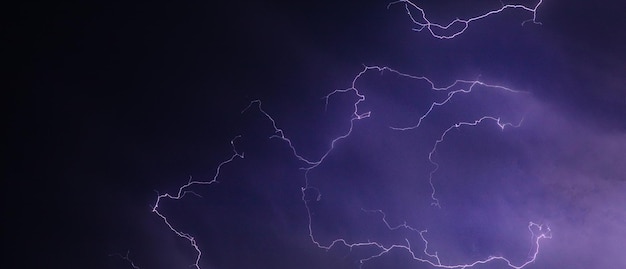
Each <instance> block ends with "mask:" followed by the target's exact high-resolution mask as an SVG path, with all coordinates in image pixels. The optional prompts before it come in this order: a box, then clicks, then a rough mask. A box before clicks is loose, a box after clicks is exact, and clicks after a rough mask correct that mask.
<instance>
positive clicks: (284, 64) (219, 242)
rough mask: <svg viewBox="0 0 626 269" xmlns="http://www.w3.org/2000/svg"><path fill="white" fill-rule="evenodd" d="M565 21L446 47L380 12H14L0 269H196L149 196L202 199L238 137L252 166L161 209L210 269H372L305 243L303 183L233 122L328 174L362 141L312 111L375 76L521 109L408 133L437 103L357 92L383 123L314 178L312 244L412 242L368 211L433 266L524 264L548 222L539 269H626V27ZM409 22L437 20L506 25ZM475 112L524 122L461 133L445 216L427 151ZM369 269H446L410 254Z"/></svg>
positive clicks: (367, 126)
mask: <svg viewBox="0 0 626 269" xmlns="http://www.w3.org/2000/svg"><path fill="white" fill-rule="evenodd" d="M574 2H576V3H572V1H558V0H544V3H543V4H542V6H541V7H540V8H539V10H538V13H537V16H538V20H539V21H541V22H542V25H535V24H525V25H524V26H520V22H522V21H524V20H526V19H528V16H529V14H528V13H523V12H519V11H508V12H506V13H503V14H499V15H494V16H493V17H490V18H488V19H485V20H482V21H478V22H476V23H475V24H472V25H470V27H469V28H468V29H467V31H466V32H465V33H464V34H463V35H460V36H459V37H457V38H455V39H453V40H439V39H435V38H433V37H432V36H430V35H428V34H427V33H423V32H414V31H412V30H411V29H412V27H413V25H412V24H411V23H410V21H409V19H408V18H407V17H406V15H405V13H404V9H403V8H402V7H401V6H392V7H391V8H389V9H387V7H386V5H387V4H388V2H386V1H339V2H338V1H315V2H306V3H305V2H299V1H261V2H259V1H220V2H215V1H213V2H211V1H183V2H180V1H179V2H167V1H139V2H129V1H120V2H118V1H102V2H101V1H62V2H20V3H16V4H15V6H12V7H8V6H7V9H6V10H5V12H6V13H10V15H9V16H7V20H5V25H7V26H8V30H7V31H5V33H6V35H5V37H6V39H4V40H5V42H3V43H5V44H6V45H8V46H9V47H10V48H11V49H10V50H9V51H8V57H6V60H7V61H6V63H7V65H6V67H7V69H9V73H8V81H9V83H8V84H7V85H6V86H5V87H6V88H5V90H4V91H3V93H4V98H3V101H4V103H5V106H4V108H5V109H4V110H5V115H7V120H6V122H7V124H6V128H5V130H6V131H5V132H6V136H5V144H4V147H3V152H4V154H5V160H7V162H5V166H4V169H3V171H4V176H3V190H4V191H3V195H2V197H3V198H2V199H3V217H2V219H3V223H4V225H3V226H4V228H3V238H4V239H3V242H4V244H5V251H3V256H4V258H3V259H2V263H3V264H4V266H2V267H3V268H17V267H18V266H19V267H21V268H132V267H130V265H129V264H128V263H126V262H125V261H123V260H121V259H117V258H115V257H111V256H110V254H112V253H126V251H130V257H132V258H133V260H134V261H135V262H136V264H137V265H138V266H140V267H141V268H188V265H190V264H192V263H193V259H194V252H193V249H192V248H191V247H190V246H189V245H188V242H186V241H184V240H181V239H180V238H178V237H176V236H175V235H173V234H172V233H170V232H168V230H167V227H166V226H165V225H164V224H163V222H162V221H161V220H160V219H159V218H157V216H156V215H154V214H152V213H151V212H150V209H151V205H153V204H154V199H155V198H156V192H155V191H159V192H161V193H163V192H175V191H176V190H177V188H178V187H179V186H180V185H181V184H184V183H185V182H186V181H187V180H188V178H189V177H190V176H192V177H193V178H195V179H208V178H211V177H212V176H213V175H214V173H215V168H216V166H217V165H218V164H219V163H220V162H221V161H223V160H225V159H227V158H228V157H229V156H230V154H231V148H230V144H229V141H230V140H231V139H232V138H233V137H234V136H236V135H242V139H240V140H238V142H237V144H236V146H237V149H238V150H241V151H242V152H245V154H246V158H245V159H243V160H237V161H236V162H233V163H232V164H229V165H228V166H225V170H224V171H223V175H222V176H223V178H222V180H220V183H219V184H217V185H212V186H208V187H207V186H205V187H198V188H197V189H195V190H196V191H197V192H198V194H200V195H201V196H202V198H199V197H195V196H193V197H187V198H186V199H184V200H183V201H179V202H171V203H168V204H167V205H164V210H166V211H167V213H168V214H169V215H171V216H172V219H175V223H176V225H179V227H181V229H182V230H184V231H186V232H189V233H190V234H193V235H194V236H196V237H197V238H198V242H199V245H200V247H201V249H202V250H203V253H204V254H203V256H202V260H201V263H200V264H201V266H202V267H203V268H358V260H359V259H360V258H363V257H364V255H367V254H369V253H371V252H370V251H371V250H368V249H353V250H352V251H349V250H348V249H346V248H342V247H337V248H333V249H332V250H331V251H325V250H323V249H319V248H317V247H316V246H315V245H314V244H313V243H312V242H311V240H310V238H309V236H308V230H307V216H306V213H307V211H306V210H305V208H304V205H303V203H302V201H301V200H300V199H301V195H302V194H301V192H300V188H301V187H302V186H303V184H304V178H303V174H302V170H299V169H298V168H299V167H301V166H302V163H300V162H298V161H297V160H296V159H295V158H294V157H293V156H291V155H290V151H289V150H288V148H287V146H286V144H285V143H283V142H281V141H279V140H276V139H273V140H272V139H268V138H269V136H270V135H272V129H271V125H270V123H269V122H268V121H267V120H266V119H265V118H263V117H262V115H261V114H260V113H259V112H258V111H257V110H254V109H252V110H250V111H249V112H247V113H244V114H241V111H242V109H243V108H245V107H246V106H247V105H248V104H249V102H250V101H252V100H257V99H259V100H261V101H262V102H263V108H264V109H265V110H266V111H267V112H268V113H270V114H271V115H272V116H273V117H274V118H275V119H276V120H277V124H278V125H279V126H280V127H281V128H283V129H284V130H285V133H286V135H287V136H289V137H290V138H292V139H293V141H294V144H295V146H296V147H297V148H298V149H299V150H300V151H301V152H302V153H303V155H305V156H308V157H310V158H312V159H316V158H318V157H319V156H320V155H321V154H323V153H324V152H325V151H326V150H327V148H328V145H329V144H328V143H329V141H330V139H332V138H333V137H336V136H337V135H339V134H341V133H342V132H344V131H345V130H346V128H347V127H348V126H349V119H350V112H351V111H350V109H352V107H351V103H350V101H353V99H350V98H353V97H354V96H352V97H351V96H350V95H342V96H338V97H337V99H333V100H332V101H333V102H331V105H330V106H329V109H328V110H327V111H324V102H323V100H322V97H323V96H324V95H326V94H328V93H329V92H331V91H332V90H335V89H340V88H346V87H349V86H350V83H351V82H352V79H353V78H354V76H355V75H356V74H357V73H358V72H359V71H361V70H362V68H363V65H379V66H389V67H391V68H393V69H395V70H399V71H401V72H405V73H409V74H415V75H424V76H428V77H429V78H431V79H433V80H434V81H435V82H436V83H439V84H441V85H446V84H449V83H451V82H452V81H454V80H455V79H469V80H474V79H480V80H483V81H487V82H489V83H492V84H501V85H505V86H507V87H510V88H514V89H516V90H522V91H526V92H529V93H530V94H527V95H524V96H523V97H519V98H518V97H516V96H514V95H505V96H490V95H476V96H473V95H469V96H468V97H467V98H465V97H464V98H459V101H458V102H456V103H453V104H451V105H450V106H449V107H446V108H442V109H440V110H438V111H437V113H435V114H433V115H432V117H430V118H429V119H430V121H428V122H427V123H426V125H425V126H424V128H422V129H419V130H414V131H411V132H397V131H392V130H390V129H389V128H388V126H390V125H396V124H397V125H403V124H404V125H410V124H412V123H415V120H416V115H418V113H420V112H423V111H424V109H425V108H426V107H427V101H428V100H431V99H428V98H435V97H433V96H436V95H431V94H428V92H424V91H425V90H426V89H425V88H423V87H424V85H422V86H421V87H422V88H421V91H422V92H420V91H415V90H407V89H408V88H407V87H408V86H407V85H409V84H410V83H411V82H406V81H405V82H402V81H401V80H398V78H397V77H394V76H392V75H390V74H388V73H384V74H383V75H380V74H379V73H368V76H366V77H364V78H363V80H362V82H361V84H359V86H360V88H361V89H363V90H364V93H365V94H366V95H367V98H368V99H367V100H368V101H367V102H366V103H364V104H363V110H371V111H372V117H371V119H367V120H363V121H359V122H358V123H357V124H356V125H355V131H354V133H353V136H351V137H350V138H349V139H347V140H345V141H343V142H342V143H340V145H339V147H338V149H337V150H336V151H333V154H331V155H330V157H329V159H328V162H327V163H325V165H324V166H322V167H320V169H317V170H314V171H313V172H312V173H311V178H312V179H313V182H315V183H314V184H315V186H316V187H319V189H320V192H321V193H322V197H323V198H322V199H321V200H320V201H319V203H316V204H315V205H314V209H313V211H314V212H315V214H316V217H315V218H314V221H313V224H314V232H315V234H316V236H317V238H318V239H319V240H320V241H321V242H322V243H325V244H328V242H330V241H332V239H333V238H336V237H339V236H342V237H348V238H351V239H354V240H368V239H374V240H381V241H384V242H390V243H393V242H400V243H403V242H405V241H402V240H403V239H401V238H402V237H403V236H409V237H410V236H415V235H414V234H413V235H410V234H409V235H407V234H400V235H398V234H391V233H388V232H386V231H384V229H382V230H381V227H382V226H381V219H380V216H378V215H376V214H373V215H372V214H366V213H364V212H363V211H362V210H360V209H361V208H369V209H384V210H385V212H388V220H389V221H390V222H393V223H396V224H400V223H402V222H403V221H406V222H407V223H409V224H410V225H411V226H413V227H417V228H419V229H426V228H427V229H428V230H429V232H428V236H429V237H428V238H429V239H430V245H429V248H432V249H433V250H437V251H439V253H440V256H441V257H442V259H443V258H445V259H447V260H448V261H450V262H452V263H457V262H458V263H462V262H468V261H471V260H474V259H481V258H484V257H487V256H489V255H506V256H508V257H511V258H512V259H513V260H514V261H517V262H520V261H524V260H525V259H526V258H527V256H526V255H527V253H528V248H529V247H530V242H529V240H528V239H529V238H530V234H529V232H528V231H527V230H526V225H527V223H528V221H536V222H540V223H545V224H547V225H550V227H551V229H552V230H553V238H552V239H550V240H546V241H542V247H543V248H542V249H541V251H540V254H539V257H538V259H537V261H536V262H535V263H534V264H531V265H529V266H528V268H572V269H574V268H576V269H577V268H607V269H620V268H626V258H625V256H624V255H623V253H624V252H623V250H624V249H626V228H625V227H626V206H625V205H626V198H625V197H626V170H625V168H624V167H626V153H625V152H626V120H625V119H626V52H625V51H624V48H625V47H626V36H625V33H626V32H625V31H624V30H623V29H624V28H626V21H625V19H624V16H623V12H622V11H623V10H626V6H624V3H621V2H622V1H602V3H600V2H584V1H574ZM415 3H416V4H419V5H422V6H423V7H424V8H425V10H426V11H427V12H428V14H429V15H430V16H431V18H432V20H433V21H441V22H447V21H449V20H451V19H454V18H456V17H460V18H464V17H469V16H472V15H476V14H480V13H481V12H484V11H485V10H488V9H492V8H494V7H496V8H497V7H498V6H499V5H500V2H499V1H479V2H477V3H472V4H469V3H467V1H415ZM530 5H534V2H533V3H531V4H530ZM394 83H395V84H394ZM418 86H419V85H418ZM403 87H404V88H403ZM472 98H474V99H472ZM490 98H491V99H490ZM490 100H492V101H490ZM493 100H498V101H497V102H498V103H494V102H495V101H493ZM502 100H504V101H502ZM502 104H506V105H502ZM483 109H484V110H483ZM482 111H488V112H489V113H491V112H496V113H501V114H502V115H503V117H505V118H507V119H508V118H510V119H511V120H516V119H520V118H521V117H524V124H523V125H522V126H521V127H520V128H517V129H506V130H505V131H500V130H499V129H498V128H497V127H494V125H493V124H491V125H490V124H485V125H484V126H483V125H481V126H479V127H476V128H473V129H472V128H469V129H463V130H462V131H459V132H455V133H453V134H451V136H450V137H449V139H450V140H447V142H446V143H442V144H441V148H439V150H438V153H437V155H436V156H435V158H436V159H437V160H438V162H439V164H440V166H441V168H440V170H439V171H438V173H437V174H436V176H435V180H434V181H435V183H436V186H437V188H438V192H439V193H440V196H439V197H440V199H441V200H442V209H435V208H433V207H431V206H430V200H429V198H430V197H429V195H430V189H429V186H428V179H427V176H428V171H429V169H431V166H430V164H429V163H428V160H427V159H426V157H427V154H428V151H429V150H430V148H431V147H432V145H433V144H432V143H433V142H434V141H435V140H436V136H437V135H438V134H440V133H441V131H442V130H443V129H442V128H445V127H446V126H449V125H450V124H451V123H453V122H454V121H458V120H463V119H465V118H463V117H465V116H467V117H471V116H472V115H474V114H473V113H481V112H482ZM468 119H469V118H468ZM394 240H395V241H394ZM397 240H400V241H397ZM413 243H414V244H415V245H416V251H417V252H421V251H422V248H421V246H418V245H419V243H420V242H419V241H413ZM7 249H8V250H7ZM498 266H502V264H493V265H487V266H484V267H481V268H501V267H498ZM364 268H432V267H429V266H426V265H424V264H421V263H418V262H412V261H411V260H410V258H409V257H408V256H407V255H406V253H405V252H401V251H399V252H394V253H391V254H390V255H388V256H385V257H383V258H381V259H378V260H375V261H373V262H372V263H369V264H367V265H366V266H365V267H364Z"/></svg>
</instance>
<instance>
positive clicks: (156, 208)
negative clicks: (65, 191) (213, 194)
mask: <svg viewBox="0 0 626 269" xmlns="http://www.w3.org/2000/svg"><path fill="white" fill-rule="evenodd" d="M240 137H241V135H238V136H235V137H234V138H233V139H232V140H231V141H230V145H231V147H232V149H233V155H231V156H230V158H228V159H227V160H225V161H223V162H221V163H220V164H219V165H218V166H217V168H216V171H215V175H214V176H213V179H211V180H209V181H198V180H193V179H192V178H191V177H189V181H188V182H187V184H185V185H183V186H181V187H180V188H179V189H178V192H177V193H176V195H171V194H169V193H165V194H158V193H157V199H156V202H155V203H154V206H153V207H152V212H153V213H154V214H156V215H157V216H159V217H160V218H161V219H162V220H163V222H164V223H165V225H167V227H168V228H169V229H170V230H171V231H172V232H174V233H175V234H176V235H177V236H179V237H181V238H184V239H186V240H187V241H189V243H190V244H191V246H193V248H194V249H195V250H196V260H195V262H194V264H192V265H191V266H192V267H194V268H196V269H200V257H201V256H202V251H201V250H200V247H198V242H197V241H196V239H195V238H194V237H193V236H192V235H190V234H188V233H185V232H182V231H180V230H178V229H176V228H174V226H173V225H172V224H171V223H170V221H169V220H168V219H167V217H166V216H165V215H164V214H163V213H161V212H160V211H159V206H160V204H161V202H162V201H161V200H162V199H170V200H180V199H182V198H183V197H185V195H186V194H193V195H196V196H200V195H198V194H196V193H195V192H193V191H190V190H188V189H190V188H191V187H193V186H195V185H212V184H217V183H219V181H218V177H219V176H220V171H221V169H222V166H224V165H226V164H228V163H230V162H232V161H234V160H235V159H236V158H240V159H243V157H244V154H243V152H241V153H240V152H238V151H237V149H236V148H235V141H236V140H237V139H239V138H240ZM125 259H126V260H129V259H128V255H127V256H126V258H125ZM129 261H130V260H129ZM133 267H135V266H134V265H133ZM135 268H137V267H135Z"/></svg>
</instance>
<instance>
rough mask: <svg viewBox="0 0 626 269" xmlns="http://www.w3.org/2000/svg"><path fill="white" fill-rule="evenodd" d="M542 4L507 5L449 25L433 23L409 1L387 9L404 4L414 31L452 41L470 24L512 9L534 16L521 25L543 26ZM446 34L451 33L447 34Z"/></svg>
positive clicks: (400, 2)
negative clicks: (540, 10) (538, 15)
mask: <svg viewBox="0 0 626 269" xmlns="http://www.w3.org/2000/svg"><path fill="white" fill-rule="evenodd" d="M542 2H543V0H540V1H539V2H537V4H536V5H535V6H534V7H530V6H525V5H520V4H506V5H505V4H502V6H501V7H500V8H498V9H494V10H490V11H488V12H485V13H483V14H481V15H478V16H475V17H470V18H467V19H459V18H456V19H454V20H452V21H451V22H449V23H448V24H439V23H434V22H431V21H430V20H429V19H428V17H427V15H426V11H425V10H424V9H423V8H421V7H419V6H418V5H416V4H414V3H413V2H411V1H409V0H399V1H395V2H392V3H389V4H388V5H387V9H389V8H390V7H391V6H393V5H398V4H404V9H405V10H406V14H407V15H408V17H409V19H410V20H411V22H413V24H415V25H416V27H415V28H413V31H416V32H421V31H423V30H428V32H429V33H430V34H431V35H432V36H433V37H435V38H439V39H452V38H455V37H457V36H458V35H460V34H462V33H464V32H465V30H466V29H467V28H468V27H469V25H470V23H472V22H475V21H478V20H482V19H484V18H487V17H489V16H491V15H495V14H498V13H501V12H504V11H506V10H510V9H511V10H514V9H518V10H523V11H525V12H528V13H531V14H532V18H530V19H527V20H525V21H523V22H522V23H521V24H522V25H524V24H526V23H529V22H532V23H534V24H541V22H539V21H537V9H538V8H539V6H540V5H541V4H542ZM412 10H416V11H417V12H418V13H419V14H418V15H413V12H412ZM455 27H457V28H458V27H460V28H459V29H456V30H454V29H453V28H455ZM446 32H449V33H446Z"/></svg>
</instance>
